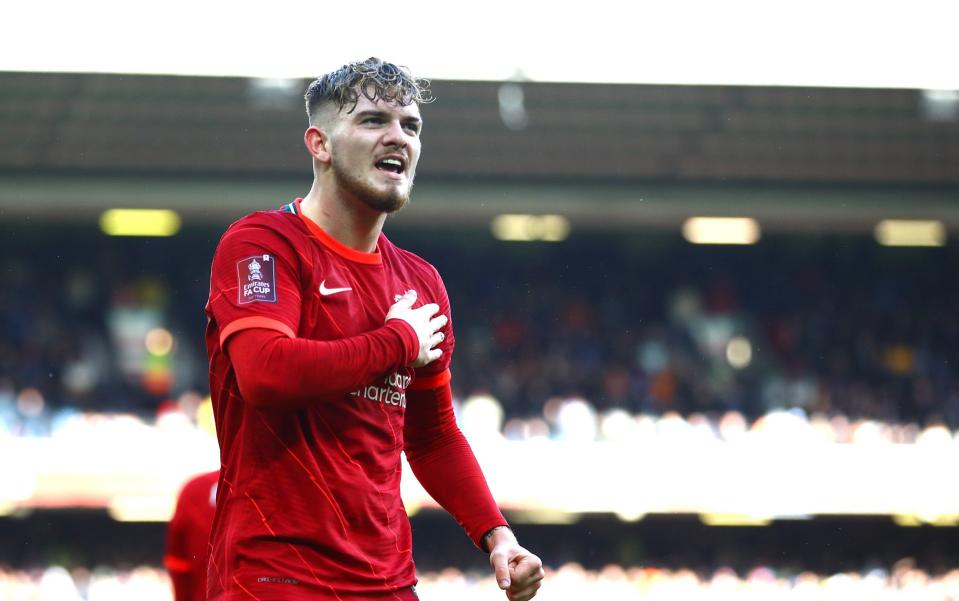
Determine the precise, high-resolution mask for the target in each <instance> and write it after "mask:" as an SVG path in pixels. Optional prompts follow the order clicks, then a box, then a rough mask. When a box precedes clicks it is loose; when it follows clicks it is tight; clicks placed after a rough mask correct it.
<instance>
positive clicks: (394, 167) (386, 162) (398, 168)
mask: <svg viewBox="0 0 959 601" xmlns="http://www.w3.org/2000/svg"><path fill="white" fill-rule="evenodd" d="M376 168H377V169H379V170H380V171H386V172H387V173H395V174H396V175H402V174H403V172H405V171H406V163H405V162H404V161H403V160H402V159H397V158H392V157H391V158H386V159H380V160H379V161H377V162H376Z"/></svg>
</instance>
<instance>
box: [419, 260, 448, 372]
mask: <svg viewBox="0 0 959 601" xmlns="http://www.w3.org/2000/svg"><path fill="white" fill-rule="evenodd" d="M430 277H431V286H430V288H431V293H432V296H433V302H435V303H436V304H438V305H439V307H440V310H439V312H438V313H437V315H439V314H442V315H446V317H447V318H448V320H449V321H447V322H446V325H445V326H443V328H442V329H441V330H440V331H441V332H443V342H441V343H440V345H439V347H438V348H440V349H442V351H443V354H442V355H441V356H440V358H439V359H437V360H436V361H433V362H432V363H430V364H429V365H426V366H424V367H420V368H417V369H415V370H413V371H414V378H413V382H412V383H411V384H410V389H411V390H431V389H435V388H442V387H443V386H446V385H447V384H449V382H450V380H451V374H450V362H451V361H452V358H453V349H454V348H455V347H456V339H455V337H454V336H453V314H452V311H451V308H450V299H449V295H448V294H447V293H446V285H445V284H444V283H443V278H442V277H440V274H439V272H437V271H436V269H435V268H432V267H431V270H430Z"/></svg>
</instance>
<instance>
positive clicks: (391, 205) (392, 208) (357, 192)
mask: <svg viewBox="0 0 959 601" xmlns="http://www.w3.org/2000/svg"><path fill="white" fill-rule="evenodd" d="M332 167H333V177H334V179H335V181H336V184H337V186H339V188H340V189H341V190H343V191H344V192H346V193H348V194H350V195H352V196H355V197H357V198H359V199H360V200H361V201H362V202H363V203H364V204H366V205H367V206H368V207H370V208H371V209H373V210H375V211H379V212H381V213H395V212H397V211H399V210H400V209H402V208H403V207H405V206H406V205H407V204H408V203H409V201H410V190H411V189H412V187H413V182H412V181H411V182H410V185H409V187H408V188H406V189H405V190H402V189H400V188H397V187H394V186H390V187H388V188H386V189H383V188H377V187H376V186H375V185H373V184H372V183H371V182H368V181H366V180H364V179H363V178H361V177H359V176H357V175H356V174H355V173H353V172H351V171H350V170H349V169H346V168H343V167H341V166H340V165H338V164H337V161H336V159H334V160H333V163H332Z"/></svg>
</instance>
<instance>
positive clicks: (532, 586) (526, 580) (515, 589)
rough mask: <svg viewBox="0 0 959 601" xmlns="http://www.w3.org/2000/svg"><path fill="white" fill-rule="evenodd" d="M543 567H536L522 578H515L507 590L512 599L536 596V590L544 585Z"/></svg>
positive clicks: (519, 599) (518, 599) (525, 599)
mask: <svg viewBox="0 0 959 601" xmlns="http://www.w3.org/2000/svg"><path fill="white" fill-rule="evenodd" d="M544 575H545V574H544V573H543V569H542V568H536V569H535V570H533V571H532V572H530V573H528V574H525V575H524V576H523V577H522V578H520V577H515V578H513V583H512V586H510V588H509V590H508V591H507V592H506V596H507V597H508V598H509V600H510V601H527V600H528V599H532V598H533V597H534V596H536V591H538V590H539V589H540V587H541V586H543V582H542V581H543V577H544Z"/></svg>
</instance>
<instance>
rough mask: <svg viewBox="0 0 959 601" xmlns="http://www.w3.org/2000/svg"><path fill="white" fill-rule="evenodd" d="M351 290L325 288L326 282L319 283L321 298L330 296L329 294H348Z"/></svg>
mask: <svg viewBox="0 0 959 601" xmlns="http://www.w3.org/2000/svg"><path fill="white" fill-rule="evenodd" d="M350 290H352V288H327V287H326V280H323V281H322V282H320V294H322V295H323V296H330V295H331V294H339V293H340V292H349V291H350Z"/></svg>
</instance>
